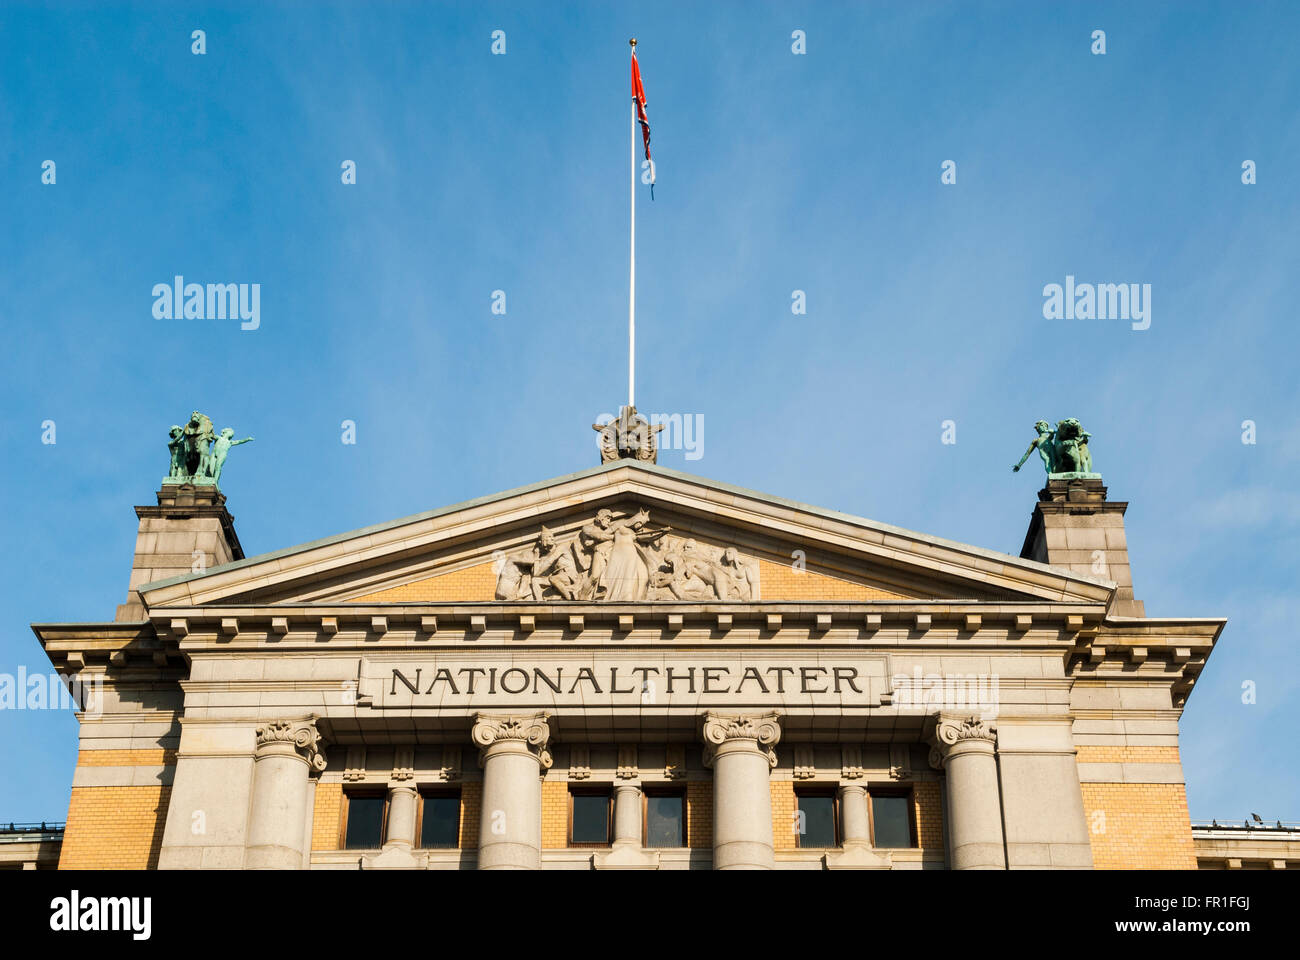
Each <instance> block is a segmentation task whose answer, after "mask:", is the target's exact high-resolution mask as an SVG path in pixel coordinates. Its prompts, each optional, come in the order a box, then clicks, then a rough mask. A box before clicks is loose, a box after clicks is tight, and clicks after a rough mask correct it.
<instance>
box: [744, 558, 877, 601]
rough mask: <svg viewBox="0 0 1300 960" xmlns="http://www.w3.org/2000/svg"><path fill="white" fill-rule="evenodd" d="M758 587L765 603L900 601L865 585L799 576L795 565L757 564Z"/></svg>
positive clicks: (808, 573)
mask: <svg viewBox="0 0 1300 960" xmlns="http://www.w3.org/2000/svg"><path fill="white" fill-rule="evenodd" d="M758 584H759V589H760V590H761V591H762V594H763V599H764V600H765V601H766V600H898V599H903V598H902V597H901V595H900V594H897V593H890V592H889V591H887V590H880V589H878V588H876V587H869V586H867V585H866V584H861V583H853V582H851V581H848V580H839V579H837V578H835V577H828V576H825V575H824V574H820V573H813V572H812V571H811V570H805V571H803V572H802V573H796V572H795V570H794V568H793V566H792V564H785V563H773V562H772V561H770V560H764V559H763V558H762V557H760V558H759V560H758Z"/></svg>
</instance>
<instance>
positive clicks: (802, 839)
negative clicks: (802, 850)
mask: <svg viewBox="0 0 1300 960" xmlns="http://www.w3.org/2000/svg"><path fill="white" fill-rule="evenodd" d="M794 799H795V806H796V807H797V808H798V811H799V822H798V827H799V835H798V836H799V846H800V847H833V846H836V844H837V843H838V840H837V839H836V833H837V831H836V823H835V821H836V817H835V791H834V790H826V789H797V790H795V792H794Z"/></svg>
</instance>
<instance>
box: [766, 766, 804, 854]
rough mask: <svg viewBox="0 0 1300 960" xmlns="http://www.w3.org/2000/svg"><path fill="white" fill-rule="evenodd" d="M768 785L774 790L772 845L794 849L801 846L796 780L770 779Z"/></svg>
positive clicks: (782, 848) (778, 848)
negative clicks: (796, 812) (796, 801)
mask: <svg viewBox="0 0 1300 960" xmlns="http://www.w3.org/2000/svg"><path fill="white" fill-rule="evenodd" d="M768 786H769V787H770V788H771V791H772V846H773V848H774V849H777V850H794V849H796V848H797V847H798V846H799V834H798V829H799V821H798V820H796V819H795V811H796V809H797V808H796V806H795V799H794V781H792V780H769V781H768Z"/></svg>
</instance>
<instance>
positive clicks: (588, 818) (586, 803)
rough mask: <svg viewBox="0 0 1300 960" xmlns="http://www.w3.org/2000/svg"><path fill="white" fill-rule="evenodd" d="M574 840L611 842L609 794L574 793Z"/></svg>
mask: <svg viewBox="0 0 1300 960" xmlns="http://www.w3.org/2000/svg"><path fill="white" fill-rule="evenodd" d="M573 842H574V843H609V794H608V793H597V794H591V793H575V794H574V795H573Z"/></svg>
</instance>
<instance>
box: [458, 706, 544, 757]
mask: <svg viewBox="0 0 1300 960" xmlns="http://www.w3.org/2000/svg"><path fill="white" fill-rule="evenodd" d="M550 716H551V715H550V714H549V713H535V714H530V715H526V716H513V717H502V716H493V715H490V714H486V713H480V714H479V715H478V716H477V717H475V718H474V727H473V729H472V730H471V731H470V738H471V739H472V740H473V741H474V742H475V743H476V744H478V745H479V747H481V748H483V749H486V748H488V747H490V746H492V744H494V743H499V742H501V741H502V740H518V741H520V742H522V743H523V744H524V745H526V746H527V747H528V749H529V750H530V751H532V753H533V754H534V755H535V756H536V757H537V762H538V763H539V764H540V765H541V767H542V769H543V770H549V769H550V767H551V763H552V758H551V751H550V750H549V749H547V743H548V742H549V741H550V739H551V725H550V722H549V720H550ZM481 762H482V760H481V758H480V763H481Z"/></svg>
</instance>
